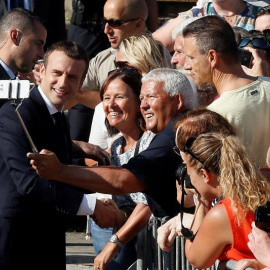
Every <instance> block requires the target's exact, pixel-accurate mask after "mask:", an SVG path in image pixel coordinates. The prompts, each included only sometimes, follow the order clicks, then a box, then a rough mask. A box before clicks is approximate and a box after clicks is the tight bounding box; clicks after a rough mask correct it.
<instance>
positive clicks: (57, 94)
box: [40, 51, 85, 110]
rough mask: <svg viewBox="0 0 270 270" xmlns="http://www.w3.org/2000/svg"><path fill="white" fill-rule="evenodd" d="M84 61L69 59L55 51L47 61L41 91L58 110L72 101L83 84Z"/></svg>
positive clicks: (42, 73)
mask: <svg viewBox="0 0 270 270" xmlns="http://www.w3.org/2000/svg"><path fill="white" fill-rule="evenodd" d="M84 72H85V62H84V60H77V59H72V58H70V57H68V56H67V55H66V54H65V53H64V52H63V51H53V52H52V53H51V54H50V55H49V56H48V60H47V66H46V68H45V67H44V66H43V67H42V68H41V71H40V77H41V79H42V81H41V84H40V86H41V89H42V90H43V92H44V94H45V95H46V97H47V98H48V99H49V100H50V101H51V102H52V104H53V105H54V106H55V107H56V108H57V109H58V110H60V109H62V107H63V106H64V104H65V103H66V102H67V101H69V100H70V99H72V98H73V97H74V95H75V94H76V93H77V91H78V90H79V88H80V87H81V85H82V82H83V74H84Z"/></svg>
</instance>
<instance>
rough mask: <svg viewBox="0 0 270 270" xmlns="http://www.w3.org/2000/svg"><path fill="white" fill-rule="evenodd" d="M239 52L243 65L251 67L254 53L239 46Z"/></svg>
mask: <svg viewBox="0 0 270 270" xmlns="http://www.w3.org/2000/svg"><path fill="white" fill-rule="evenodd" d="M238 54H239V58H240V62H241V65H243V66H246V67H248V68H250V66H251V61H252V53H251V52H249V51H246V50H244V49H241V48H238Z"/></svg>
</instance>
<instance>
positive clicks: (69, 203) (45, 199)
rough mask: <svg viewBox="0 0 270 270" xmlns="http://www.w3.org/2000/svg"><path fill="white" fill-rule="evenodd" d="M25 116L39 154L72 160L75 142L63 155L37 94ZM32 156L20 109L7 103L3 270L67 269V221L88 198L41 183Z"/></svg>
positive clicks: (0, 222)
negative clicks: (44, 152) (20, 118)
mask: <svg viewBox="0 0 270 270" xmlns="http://www.w3.org/2000/svg"><path fill="white" fill-rule="evenodd" d="M19 111H20V113H21V116H22V118H23V120H24V122H25V125H26V127H27V128H28V130H29V133H30V134H31V136H32V139H33V141H34V143H35V144H36V146H37V148H38V150H39V151H40V150H42V149H43V148H46V149H49V150H51V151H54V152H55V153H56V154H57V155H60V154H61V153H62V152H63V151H66V152H67V155H68V156H70V152H71V141H70V137H69V136H67V141H68V142H69V143H68V148H66V149H60V147H59V141H58V134H56V132H55V126H54V123H53V120H52V117H51V115H50V114H49V112H48V109H47V107H46V105H45V103H44V101H43V99H42V97H41V95H40V93H39V91H38V89H37V88H34V89H33V90H32V91H31V93H30V97H29V98H27V99H25V100H24V101H23V102H22V105H21V107H20V108H19ZM66 129H67V127H66ZM29 151H30V152H31V147H30V144H29V142H28V140H27V139H26V136H25V134H24V131H23V129H22V127H21V124H20V122H19V120H18V117H17V115H16V113H15V111H14V108H13V107H12V106H10V105H9V104H8V103H6V104H5V105H4V106H3V107H2V108H1V110H0V192H1V193H0V194H1V195H0V269H1V270H3V269H12V270H13V269H14V270H15V269H16V270H17V269H23V268H25V269H28V270H30V269H35V270H36V269H39V270H40V269H44V270H45V269H46V270H48V269H50V270H51V269H55V270H56V269H57V270H62V269H66V263H65V226H64V221H65V219H64V217H65V216H66V215H67V214H70V215H76V213H77V210H78V208H79V206H80V203H81V200H82V197H83V193H82V192H81V191H79V190H77V189H75V188H73V187H70V186H68V185H65V184H61V183H58V182H55V181H47V180H45V179H42V178H40V177H39V176H38V175H37V174H36V173H35V171H34V170H33V169H32V167H31V165H30V163H29V159H28V158H27V157H26V153H27V152H29ZM70 160H71V158H66V160H62V162H65V163H68V162H70Z"/></svg>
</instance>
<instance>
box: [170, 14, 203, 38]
mask: <svg viewBox="0 0 270 270" xmlns="http://www.w3.org/2000/svg"><path fill="white" fill-rule="evenodd" d="M198 18H200V17H187V18H185V19H184V20H182V21H181V23H179V24H178V25H177V26H176V27H175V28H174V29H173V31H172V40H173V41H175V40H176V39H177V38H178V36H179V35H182V33H183V29H184V28H185V27H186V26H187V25H188V24H190V23H192V22H194V21H196V20H197V19H198Z"/></svg>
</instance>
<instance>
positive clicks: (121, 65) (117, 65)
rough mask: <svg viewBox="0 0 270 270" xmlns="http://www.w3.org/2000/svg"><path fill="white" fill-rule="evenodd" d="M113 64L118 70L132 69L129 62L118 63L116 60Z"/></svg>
mask: <svg viewBox="0 0 270 270" xmlns="http://www.w3.org/2000/svg"><path fill="white" fill-rule="evenodd" d="M113 62H114V65H115V67H116V68H117V69H124V68H127V67H130V66H129V63H128V61H116V60H114V61H113Z"/></svg>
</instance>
